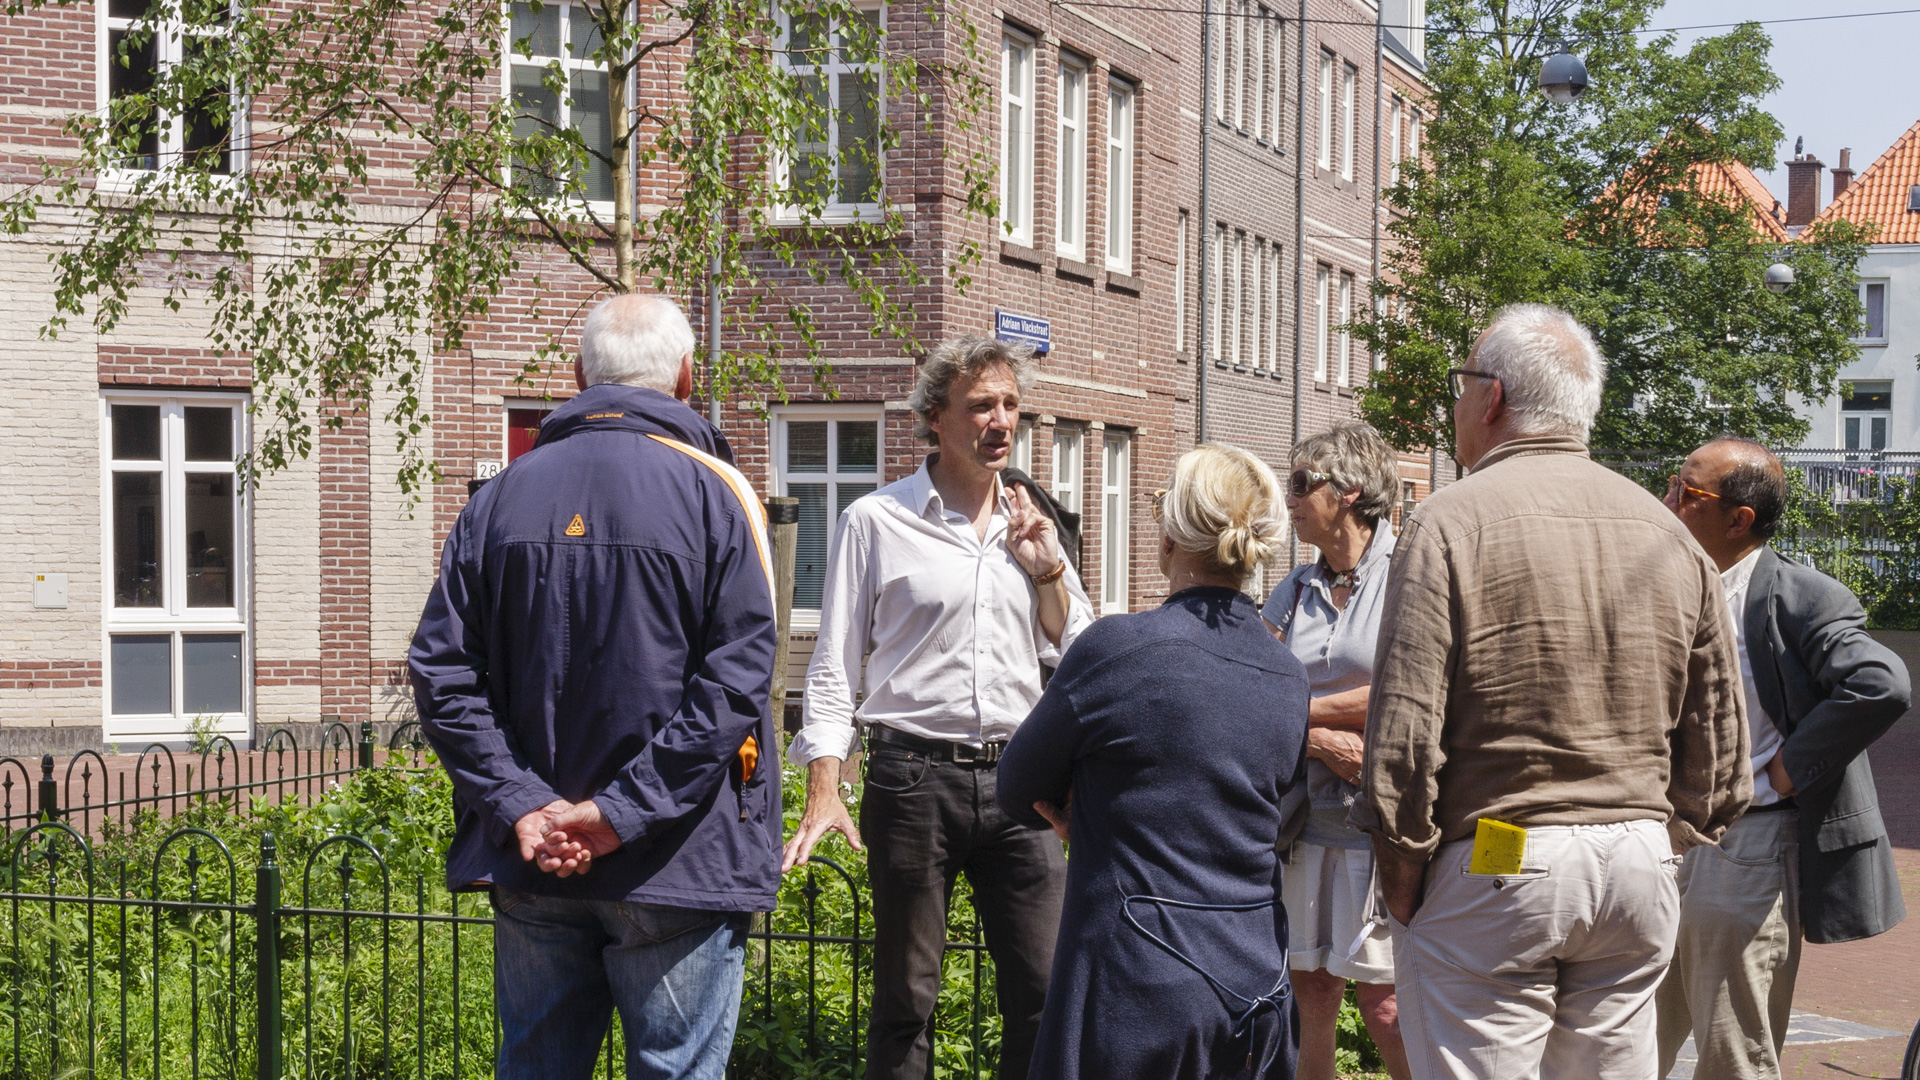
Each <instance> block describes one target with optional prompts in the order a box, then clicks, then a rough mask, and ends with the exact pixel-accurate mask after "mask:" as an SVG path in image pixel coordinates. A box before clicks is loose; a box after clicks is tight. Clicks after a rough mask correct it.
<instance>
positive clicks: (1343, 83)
mask: <svg viewBox="0 0 1920 1080" xmlns="http://www.w3.org/2000/svg"><path fill="white" fill-rule="evenodd" d="M1359 81H1360V69H1359V68H1356V67H1354V66H1353V65H1352V64H1342V65H1340V178H1341V179H1343V180H1352V179H1353V159H1354V146H1355V145H1356V144H1357V143H1358V142H1359V131H1358V128H1357V127H1356V126H1355V125H1356V124H1358V123H1359V118H1358V116H1357V115H1356V114H1355V111H1354V87H1355V86H1357V85H1358V84H1359Z"/></svg>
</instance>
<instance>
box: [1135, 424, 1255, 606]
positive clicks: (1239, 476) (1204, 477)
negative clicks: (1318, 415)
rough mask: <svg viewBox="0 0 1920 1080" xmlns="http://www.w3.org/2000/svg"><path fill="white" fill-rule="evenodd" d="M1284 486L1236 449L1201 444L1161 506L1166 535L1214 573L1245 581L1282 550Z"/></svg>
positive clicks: (1183, 459) (1182, 464) (1176, 471)
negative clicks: (1215, 571) (1281, 499)
mask: <svg viewBox="0 0 1920 1080" xmlns="http://www.w3.org/2000/svg"><path fill="white" fill-rule="evenodd" d="M1280 505H1281V503H1280V482H1279V480H1278V479H1276V478H1275V477H1274V475H1273V470H1272V469H1270V468H1268V467H1267V464H1266V462H1264V461H1261V460H1260V459H1259V458H1257V457H1255V456H1253V455H1252V454H1250V453H1248V452H1247V451H1245V450H1242V449H1240V448H1239V447H1237V446H1228V445H1226V444H1225V443H1202V444H1201V445H1199V446H1196V447H1194V448H1193V449H1192V450H1189V451H1187V452H1186V453H1185V454H1182V455H1181V456H1180V460H1179V461H1178V462H1176V463H1175V464H1174V467H1173V482H1172V483H1171V484H1170V485H1169V486H1168V487H1167V494H1166V497H1165V498H1164V499H1163V500H1162V502H1161V517H1162V523H1163V524H1164V526H1165V527H1166V530H1167V537H1168V538H1169V539H1171V540H1172V541H1173V542H1174V543H1175V544H1176V545H1178V546H1179V547H1180V548H1181V549H1182V550H1185V551H1188V552H1190V553H1192V554H1194V555H1197V556H1199V557H1200V558H1201V559H1202V561H1204V562H1206V563H1207V564H1208V565H1209V566H1210V567H1211V568H1212V569H1214V570H1217V571H1219V572H1221V573H1224V574H1227V575H1228V576H1231V577H1236V578H1238V579H1240V580H1241V581H1245V580H1246V579H1247V578H1248V577H1251V576H1252V575H1253V572H1254V571H1255V570H1256V569H1258V568H1259V567H1260V566H1261V565H1262V564H1264V563H1266V562H1267V561H1268V560H1270V559H1272V558H1273V555H1274V552H1275V551H1276V550H1278V548H1279V547H1280V542H1281V536H1282V533H1283V531H1284V530H1283V529H1282V527H1281V521H1280Z"/></svg>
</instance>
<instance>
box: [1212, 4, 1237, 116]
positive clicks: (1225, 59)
mask: <svg viewBox="0 0 1920 1080" xmlns="http://www.w3.org/2000/svg"><path fill="white" fill-rule="evenodd" d="M1213 19H1214V23H1215V29H1216V31H1217V32H1216V33H1215V34H1214V35H1213V42H1214V45H1213V47H1214V49H1215V50H1216V52H1217V55H1218V57H1219V60H1218V62H1217V63H1215V64H1214V65H1213V118H1214V119H1215V120H1216V121H1218V122H1220V123H1222V124H1225V123H1227V122H1228V121H1227V117H1228V116H1230V115H1231V113H1230V111H1229V109H1228V106H1227V87H1229V86H1232V85H1233V76H1232V75H1231V73H1229V72H1228V70H1227V69H1228V68H1230V67H1232V66H1233V63H1232V58H1233V45H1232V42H1230V41H1229V40H1228V38H1227V27H1228V26H1229V25H1231V24H1232V23H1233V19H1232V17H1231V16H1229V15H1228V13H1227V10H1226V4H1225V3H1222V4H1221V6H1220V10H1219V13H1218V14H1216V15H1215V16H1214V17H1213Z"/></svg>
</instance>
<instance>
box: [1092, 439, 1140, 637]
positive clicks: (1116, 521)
mask: <svg viewBox="0 0 1920 1080" xmlns="http://www.w3.org/2000/svg"><path fill="white" fill-rule="evenodd" d="M1100 442H1101V459H1100V466H1101V467H1100V494H1101V511H1100V560H1101V561H1100V613H1101V614H1102V615H1118V614H1122V613H1124V612H1125V611H1126V610H1127V607H1128V604H1127V592H1128V585H1129V582H1128V579H1129V577H1131V575H1130V574H1129V573H1128V570H1129V565H1128V563H1129V560H1130V558H1131V556H1132V551H1131V548H1132V544H1131V543H1130V542H1129V541H1130V540H1131V536H1130V534H1129V529H1130V527H1131V518H1132V514H1131V513H1130V510H1131V507H1129V506H1128V505H1127V503H1128V501H1129V498H1130V489H1131V488H1132V484H1133V476H1132V473H1133V436H1132V434H1131V433H1129V432H1125V431H1113V430H1109V431H1107V432H1106V433H1105V435H1104V437H1103V438H1102V439H1101V440H1100Z"/></svg>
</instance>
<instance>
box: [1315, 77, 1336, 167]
mask: <svg viewBox="0 0 1920 1080" xmlns="http://www.w3.org/2000/svg"><path fill="white" fill-rule="evenodd" d="M1318 152H1319V158H1318V162H1319V165H1320V167H1321V168H1322V169H1329V170H1330V169H1332V168H1333V54H1332V53H1330V52H1328V51H1327V50H1325V49H1322V50H1320V148H1319V151H1318Z"/></svg>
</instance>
